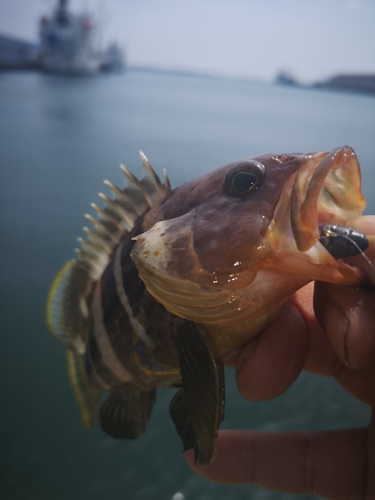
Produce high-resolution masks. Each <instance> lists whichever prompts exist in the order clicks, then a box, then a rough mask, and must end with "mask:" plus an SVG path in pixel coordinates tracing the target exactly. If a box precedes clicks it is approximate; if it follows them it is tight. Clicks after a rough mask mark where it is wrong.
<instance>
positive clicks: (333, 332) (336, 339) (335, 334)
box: [324, 306, 349, 366]
mask: <svg viewBox="0 0 375 500" xmlns="http://www.w3.org/2000/svg"><path fill="white" fill-rule="evenodd" d="M324 328H325V331H326V333H327V335H328V336H329V337H330V339H331V342H332V345H333V348H334V350H335V352H336V354H337V356H338V357H339V358H340V360H341V361H342V362H343V363H344V364H345V365H346V366H349V359H348V351H347V348H346V336H347V333H348V328H349V320H348V318H347V317H346V316H345V314H344V312H343V311H342V310H341V309H340V308H339V307H337V306H331V307H330V308H328V310H327V311H326V313H325V315H324Z"/></svg>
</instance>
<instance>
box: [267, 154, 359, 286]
mask: <svg viewBox="0 0 375 500" xmlns="http://www.w3.org/2000/svg"><path fill="white" fill-rule="evenodd" d="M365 207H366V202H365V199H364V197H363V195H362V192H361V172H360V166H359V162H358V159H357V156H356V154H355V153H354V151H353V149H352V148H350V147H349V146H342V147H339V148H335V149H333V150H332V151H331V152H329V153H327V152H323V153H316V154H311V155H306V160H305V161H304V162H303V164H302V165H301V167H300V168H299V169H298V171H297V172H296V173H295V174H294V175H293V176H291V178H290V179H288V181H287V182H286V184H285V186H284V189H283V191H282V194H281V196H280V198H279V200H278V203H277V205H276V207H275V211H274V218H273V221H272V224H271V226H270V228H269V231H268V235H267V237H268V238H269V240H270V242H271V245H272V247H273V250H274V252H275V254H277V255H278V258H279V260H280V259H283V260H284V264H285V263H286V262H288V264H287V265H288V266H290V265H291V260H290V259H289V258H288V256H291V255H292V254H293V258H294V259H295V257H296V252H298V254H299V258H300V260H299V264H298V265H297V268H298V272H299V271H301V266H303V267H304V272H308V273H309V274H312V275H313V276H312V278H313V279H323V277H324V278H325V280H326V281H331V280H332V279H333V281H338V282H343V283H347V282H348V281H349V282H353V281H355V280H356V279H358V273H356V272H355V270H354V269H352V268H350V267H349V266H347V265H346V264H344V263H343V262H340V261H338V260H337V259H335V258H334V257H333V255H332V254H330V253H329V252H328V251H327V250H326V248H325V247H324V246H323V245H322V244H321V242H320V235H321V230H322V228H323V227H324V226H325V225H327V224H335V225H339V226H346V225H347V224H348V223H349V221H350V220H351V219H354V218H356V217H358V216H360V215H361V214H362V211H363V210H364V208H365ZM301 254H302V255H301ZM285 259H286V260H285ZM308 261H309V262H310V264H313V265H314V268H315V269H314V270H312V269H309V270H308V269H307V267H308V265H307V263H308ZM294 262H295V261H294ZM306 266H307V267H306ZM322 266H323V267H322ZM328 266H330V268H328ZM289 268H290V269H294V268H296V266H295V265H294V264H293V265H291V267H289ZM340 274H341V278H340V276H339V275H340ZM333 276H334V278H333Z"/></svg>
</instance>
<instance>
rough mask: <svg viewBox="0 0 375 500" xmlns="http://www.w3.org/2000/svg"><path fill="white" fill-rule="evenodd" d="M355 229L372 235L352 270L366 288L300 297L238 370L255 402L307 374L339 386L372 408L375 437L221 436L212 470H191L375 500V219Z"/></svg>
mask: <svg viewBox="0 0 375 500" xmlns="http://www.w3.org/2000/svg"><path fill="white" fill-rule="evenodd" d="M348 226H350V227H353V228H354V229H358V230H359V231H362V232H363V233H365V234H366V235H367V236H368V239H369V248H368V249H367V250H366V252H365V255H366V256H367V258H368V259H369V261H370V262H371V263H373V264H372V265H371V264H369V263H368V262H367V261H366V260H365V259H364V258H363V256H356V257H351V258H350V259H348V262H350V263H351V264H354V265H356V266H358V267H360V268H361V269H362V270H363V271H364V282H363V285H362V286H360V287H346V286H339V285H331V284H327V283H323V282H316V283H315V284H310V285H307V286H306V287H304V288H302V289H301V290H299V291H298V292H297V293H296V294H295V295H294V296H293V297H292V298H291V299H290V300H289V301H288V302H287V303H286V304H285V305H284V307H283V308H282V310H281V312H280V314H279V316H278V317H277V319H276V320H275V321H274V322H273V323H272V324H271V325H270V326H268V327H267V328H266V329H265V330H264V331H263V332H262V333H261V334H260V335H259V336H258V337H257V338H256V339H253V340H252V341H250V342H249V343H248V344H246V345H245V346H244V347H243V349H242V350H241V352H240V354H239V355H238V356H237V358H236V359H234V360H232V361H231V366H233V367H234V368H236V374H237V385H238V388H239V390H240V392H241V394H242V395H243V396H244V397H245V398H246V399H249V400H252V401H260V400H265V399H271V398H274V397H277V396H279V395H280V394H282V393H283V392H285V391H286V390H287V389H288V387H289V386H290V385H291V384H292V383H293V382H294V381H295V380H296V379H297V377H298V375H299V373H300V372H301V370H302V369H304V370H307V371H310V372H314V373H318V374H320V375H326V376H332V377H335V379H336V380H337V382H338V383H339V384H340V385H341V386H342V387H343V388H344V389H345V390H347V391H348V392H349V393H350V394H351V395H353V396H354V397H356V398H357V399H359V400H360V401H363V402H364V403H366V404H368V405H370V406H371V407H372V418H371V422H370V424H369V427H368V428H364V429H361V428H356V429H346V430H334V431H308V432H304V431H293V432H260V431H250V430H245V431H244V430H238V431H236V430H230V431H228V430H223V431H219V435H218V449H217V453H216V456H215V460H214V462H213V463H212V464H211V465H209V466H208V467H200V466H199V465H198V464H195V463H194V456H193V453H192V450H189V451H188V452H186V454H185V455H186V459H187V461H188V463H189V465H190V466H191V467H192V468H193V469H194V470H195V471H196V472H198V473H199V474H201V475H202V476H204V477H205V478H207V479H210V480H212V481H216V482H219V483H223V484H256V485H258V486H262V487H264V488H268V489H271V490H277V491H282V492H289V493H298V494H309V493H314V494H316V495H319V496H321V497H324V498H331V499H338V500H359V499H363V500H365V499H366V500H370V499H372V500H374V499H375V328H374V326H375V267H374V268H373V267H372V266H375V236H373V235H375V216H367V217H360V218H358V219H355V220H352V221H350V223H349V224H348Z"/></svg>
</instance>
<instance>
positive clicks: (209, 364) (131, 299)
mask: <svg viewBox="0 0 375 500" xmlns="http://www.w3.org/2000/svg"><path fill="white" fill-rule="evenodd" d="M141 158H142V161H143V164H144V167H145V172H146V175H145V176H144V177H143V179H142V180H138V179H137V178H136V177H134V176H133V175H132V174H131V173H130V172H129V171H128V170H127V169H126V168H125V167H121V168H122V170H123V172H124V174H125V177H126V179H127V186H126V187H125V189H119V188H117V187H116V186H114V185H113V184H111V183H110V182H109V181H105V184H107V185H108V186H109V187H110V189H111V191H112V193H113V198H109V197H107V196H105V195H103V194H100V197H101V198H102V199H103V200H104V208H103V209H102V208H99V207H98V206H96V205H95V204H93V207H94V209H95V211H96V212H97V218H93V217H92V216H90V215H87V216H86V217H87V218H88V219H89V220H90V222H91V223H92V226H93V228H92V229H91V230H90V229H88V228H85V229H84V230H85V232H86V236H87V237H86V239H85V240H83V239H81V238H80V239H79V241H80V244H81V249H80V250H77V257H76V259H75V260H72V261H70V262H68V263H67V264H65V266H64V267H63V268H62V270H61V271H60V273H59V274H58V275H57V277H56V279H55V281H54V283H53V285H52V288H51V291H50V294H49V297H48V305H47V319H48V324H49V328H50V330H51V332H52V334H53V335H54V336H55V337H56V338H57V339H58V340H60V341H61V342H62V343H63V344H64V345H65V346H66V348H67V361H68V371H69V377H70V380H71V382H72V386H73V389H74V393H75V395H76V398H77V402H78V405H79V408H80V412H81V415H82V419H83V421H84V423H85V424H86V425H87V426H91V425H93V424H94V423H95V421H96V420H97V418H98V417H99V418H100V421H101V425H102V427H103V429H104V431H105V432H107V433H108V434H110V435H111V436H113V437H115V438H125V439H127V438H129V439H133V438H136V437H138V436H139V435H141V434H142V433H143V432H144V429H145V425H146V423H147V421H148V419H149V417H150V414H151V410H152V406H153V404H154V402H155V392H156V389H157V388H158V387H162V386H164V387H165V386H167V387H179V390H178V392H177V393H176V394H175V395H174V397H173V399H172V401H171V404H170V408H169V410H170V414H171V417H172V419H173V422H174V423H175V425H176V428H177V432H178V434H179V436H180V437H181V439H182V441H183V445H184V449H190V448H192V449H194V450H195V457H196V460H198V462H199V463H200V464H203V465H205V464H208V463H210V462H211V461H212V460H213V457H214V454H215V449H216V436H217V431H218V427H219V424H220V422H221V420H222V419H223V416H224V377H223V364H224V362H225V360H227V359H229V358H230V357H231V356H233V355H234V354H235V353H236V352H238V350H239V349H240V348H241V347H242V346H243V345H244V344H245V343H246V342H247V341H248V340H249V339H251V338H252V337H254V336H255V335H257V334H258V333H259V332H260V331H261V330H262V329H263V328H264V327H265V326H266V325H268V324H269V323H270V322H271V321H272V320H273V319H274V318H275V317H276V315H277V314H278V311H279V309H280V307H281V306H282V305H283V303H284V302H285V301H286V300H287V299H288V298H289V297H290V296H291V295H292V294H293V293H294V292H295V291H296V290H298V289H299V288H300V287H302V286H304V285H305V284H307V283H308V282H310V281H313V280H321V281H327V282H330V283H337V284H347V285H350V284H356V283H358V282H359V281H360V279H361V273H360V271H359V270H358V269H357V268H355V267H351V266H349V265H348V264H346V263H344V262H343V261H342V260H341V258H343V257H348V256H350V255H355V254H359V253H361V252H362V251H363V250H365V248H366V245H367V240H366V237H365V235H362V234H361V233H358V232H357V231H354V230H352V229H350V228H348V227H346V226H347V223H348V222H349V221H350V220H351V219H353V218H355V217H358V216H359V215H360V214H361V213H362V211H363V209H364V208H365V200H364V198H363V196H362V194H361V176H360V167H359V163H358V160H357V157H356V156H355V153H354V151H353V150H352V149H351V148H349V147H347V146H344V147H340V148H336V149H334V150H333V151H331V152H323V153H312V154H268V155H262V156H257V157H254V158H250V159H245V160H241V161H237V162H234V163H230V164H229V165H225V166H223V167H221V168H218V169H217V170H215V171H213V172H211V173H209V174H206V175H203V176H202V177H200V178H198V179H195V180H193V181H191V182H188V183H186V184H183V185H182V186H180V187H178V188H177V189H174V190H173V191H172V190H171V188H170V184H169V181H168V178H167V176H166V175H165V181H164V183H161V181H160V180H159V178H158V177H157V175H156V174H155V172H154V170H153V169H152V168H151V166H150V164H149V162H148V160H147V158H146V157H145V156H144V155H143V154H142V153H141ZM102 392H108V393H109V395H108V397H107V399H106V400H105V401H104V403H103V404H102V405H101V407H100V408H99V406H100V405H99V396H100V394H101V393H102Z"/></svg>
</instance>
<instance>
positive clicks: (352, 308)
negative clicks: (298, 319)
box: [314, 282, 375, 370]
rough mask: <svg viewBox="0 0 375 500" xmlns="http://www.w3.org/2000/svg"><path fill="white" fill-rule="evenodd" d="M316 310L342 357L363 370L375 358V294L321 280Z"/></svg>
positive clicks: (333, 344) (315, 299) (348, 365)
mask: <svg viewBox="0 0 375 500" xmlns="http://www.w3.org/2000/svg"><path fill="white" fill-rule="evenodd" d="M314 309H315V314H316V317H317V319H318V321H319V323H320V324H321V325H322V327H323V328H324V330H325V332H326V334H327V336H328V338H329V341H330V342H331V345H332V347H333V349H334V351H335V353H336V354H337V356H338V357H339V359H340V360H341V361H342V362H343V363H344V364H345V365H346V366H347V367H349V368H351V369H352V370H361V369H364V368H366V367H367V366H369V365H370V364H372V363H374V359H375V329H374V325H375V293H374V292H372V291H368V290H365V289H358V288H354V287H347V286H340V285H332V284H329V283H322V282H317V283H316V284H315V292H314Z"/></svg>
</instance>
